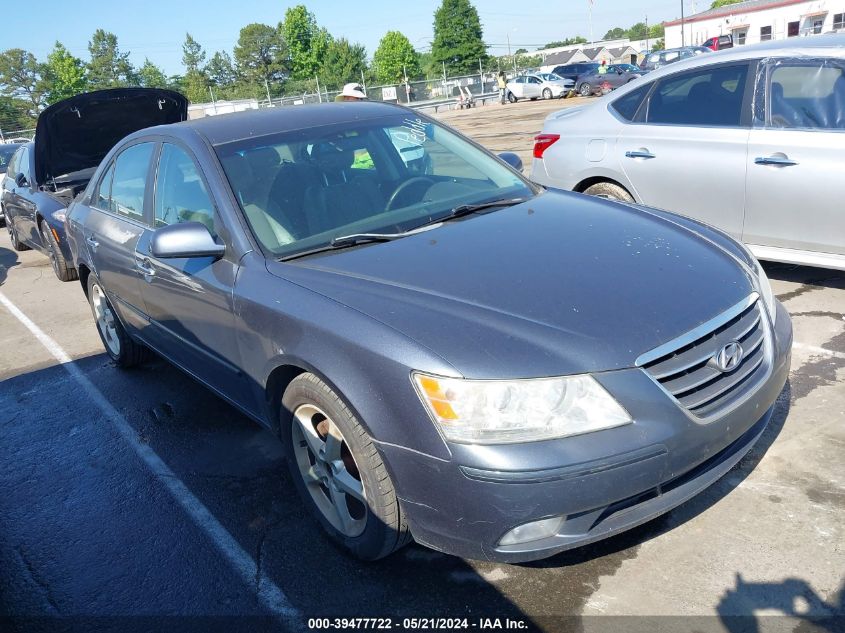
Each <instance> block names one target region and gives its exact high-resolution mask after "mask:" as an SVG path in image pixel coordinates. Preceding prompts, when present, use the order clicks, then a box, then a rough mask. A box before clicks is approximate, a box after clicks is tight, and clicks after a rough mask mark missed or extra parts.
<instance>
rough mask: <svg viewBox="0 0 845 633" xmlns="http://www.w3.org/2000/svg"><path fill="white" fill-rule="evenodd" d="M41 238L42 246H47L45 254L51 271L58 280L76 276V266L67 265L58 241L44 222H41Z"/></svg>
mask: <svg viewBox="0 0 845 633" xmlns="http://www.w3.org/2000/svg"><path fill="white" fill-rule="evenodd" d="M41 239H42V241H43V242H44V246H45V247H46V248H47V255H48V257H49V258H50V265H51V266H52V267H53V272H54V273H56V277H58V278H59V280H60V281H73V280H74V279H77V278H78V275H77V274H76V268H74V267H72V266H68V264H67V260H65V256H64V255H62V249H61V248H59V243H58V242H57V241H56V237H55V236H54V235H53V231H52V230H50V227H49V226H48V225H47V223H46V222H41Z"/></svg>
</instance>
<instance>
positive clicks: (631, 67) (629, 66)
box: [615, 64, 639, 73]
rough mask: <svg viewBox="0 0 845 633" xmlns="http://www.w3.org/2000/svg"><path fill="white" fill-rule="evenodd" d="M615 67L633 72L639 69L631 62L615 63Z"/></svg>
mask: <svg viewBox="0 0 845 633" xmlns="http://www.w3.org/2000/svg"><path fill="white" fill-rule="evenodd" d="M615 68H618V69H619V70H621V71H623V72H626V73H635V72H637V71H639V68H637V67H636V66H634V65H633V64H616V66H615Z"/></svg>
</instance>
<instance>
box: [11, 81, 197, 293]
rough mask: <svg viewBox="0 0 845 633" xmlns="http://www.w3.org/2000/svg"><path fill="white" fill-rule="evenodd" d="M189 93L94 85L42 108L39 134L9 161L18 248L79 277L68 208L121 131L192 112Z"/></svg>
mask: <svg viewBox="0 0 845 633" xmlns="http://www.w3.org/2000/svg"><path fill="white" fill-rule="evenodd" d="M187 114H188V101H187V99H185V97H183V96H182V95H181V94H179V93H178V92H174V91H172V90H161V89H158V88H115V89H111V90H98V91H96V92H89V93H85V94H81V95H77V96H75V97H71V98H69V99H65V100H64V101H60V102H59V103H56V104H53V105H52V106H50V107H49V108H47V109H46V110H44V111H43V112H42V113H41V114H40V115H39V117H38V122H37V124H36V130H35V140H34V141H33V142H31V143H26V144H25V145H22V146H21V147H20V148H19V149H18V150H17V151H16V152H15V154H14V155H13V157H12V159H11V161H10V162H9V166H8V170H7V177H6V178H5V179H4V180H3V185H2V208H3V212H4V214H5V216H6V226H7V228H8V230H9V235H10V237H11V240H12V247H13V248H14V249H15V250H19V251H20V250H26V249H28V248H35V249H37V250H40V251H42V252H43V253H45V254H46V255H47V256H49V258H50V263H51V264H52V266H53V270H54V271H55V273H56V276H57V277H58V278H59V279H61V280H62V281H70V280H72V279H76V278H77V272H76V269H75V268H74V266H73V260H72V258H71V253H70V250H69V248H68V244H67V239H66V236H65V228H64V227H65V217H66V209H67V206H68V204H70V201H71V200H73V198H74V196H75V195H76V194H77V193H79V192H80V191H82V190H83V189H85V187H86V185H87V184H88V180H89V179H90V178H91V174H93V173H94V170H96V168H97V165H99V164H100V161H101V160H103V157H104V156H105V155H106V154H107V153H108V152H109V150H110V149H111V148H112V147H113V146H114V144H115V143H117V142H118V141H119V140H120V139H122V138H123V137H125V136H126V135H127V134H131V133H132V132H135V131H137V130H140V129H143V128H146V127H150V126H153V125H160V124H164V123H176V122H179V121H183V120H185V119H186V118H187Z"/></svg>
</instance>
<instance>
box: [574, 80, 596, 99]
mask: <svg viewBox="0 0 845 633" xmlns="http://www.w3.org/2000/svg"><path fill="white" fill-rule="evenodd" d="M578 92H579V93H580V94H581V96H582V97H589V96H590V95H591V94H593V87H592V86H591V85H590V84H589V83H587V82H586V81H585V82H584V83H582V84H581V87H580V88H578Z"/></svg>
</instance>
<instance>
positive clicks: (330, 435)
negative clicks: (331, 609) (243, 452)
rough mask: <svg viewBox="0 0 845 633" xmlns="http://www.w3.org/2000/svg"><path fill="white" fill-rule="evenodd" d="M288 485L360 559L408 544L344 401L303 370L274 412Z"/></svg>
mask: <svg viewBox="0 0 845 633" xmlns="http://www.w3.org/2000/svg"><path fill="white" fill-rule="evenodd" d="M281 415H282V417H281V420H282V429H283V433H286V434H287V437H286V438H284V439H286V440H287V441H285V447H286V450H287V453H288V454H287V457H288V465H289V467H290V471H291V475H292V476H293V480H294V482H295V485H296V487H297V490H298V491H299V493H300V495H301V496H302V498H303V500H304V501H305V503H306V504H307V505H308V506H309V508H310V509H311V511H312V513H313V514H314V516H315V517H316V518H317V520H318V521H319V523H320V524H321V526H322V527H323V529H324V530H325V531H326V533H327V534H328V535H329V537H330V538H331V539H332V540H333V541H334V542H335V543H337V544H338V545H340V546H341V547H342V548H343V549H345V550H346V551H347V552H349V553H351V554H352V555H353V556H355V557H357V558H360V559H362V560H376V559H379V558H383V557H385V556H387V555H388V554H391V553H392V552H394V551H396V550H398V549H399V548H401V547H403V546H404V545H406V544H407V543H408V542H409V541H410V540H411V534H410V532H409V530H408V525H407V523H406V521H405V517H404V514H403V513H402V509H401V508H400V507H399V500H398V498H397V497H396V492H395V490H394V488H393V482H392V481H391V479H390V476H389V475H388V474H387V470H386V469H385V467H384V463H383V462H382V460H381V457H380V456H379V454H378V451H377V450H376V448H375V445H374V444H373V441H372V439H371V438H370V436H369V434H368V433H367V431H366V430H365V429H364V428H363V427H362V426H361V424H360V423H359V422H358V420H357V419H356V418H355V415H354V414H353V413H352V412H351V411H350V410H349V407H347V405H346V403H344V401H343V400H342V399H341V398H340V396H338V395H337V394H336V393H335V392H334V391H332V389H331V388H330V387H329V386H328V385H327V384H326V383H324V382H323V381H322V380H320V379H319V378H318V377H317V376H315V375H314V374H310V373H304V374H300V375H299V376H297V377H296V378H294V379H293V380H292V381H291V383H290V385H288V388H287V389H286V390H285V393H284V396H283V397H282V411H281Z"/></svg>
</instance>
